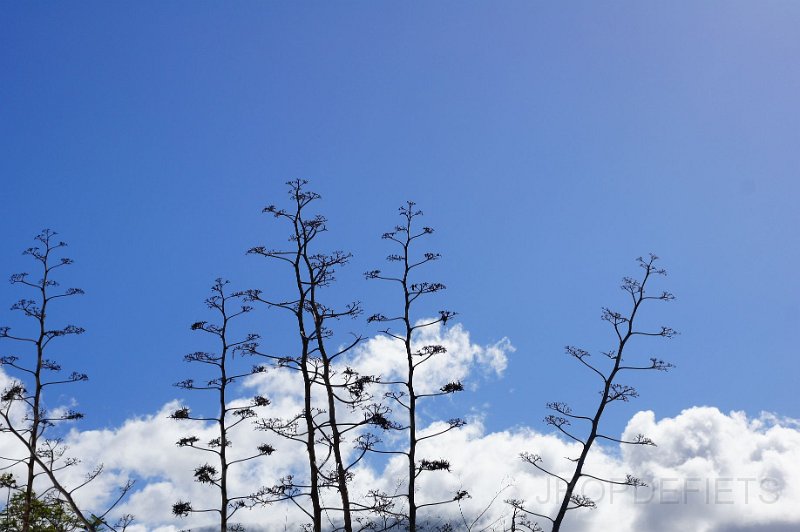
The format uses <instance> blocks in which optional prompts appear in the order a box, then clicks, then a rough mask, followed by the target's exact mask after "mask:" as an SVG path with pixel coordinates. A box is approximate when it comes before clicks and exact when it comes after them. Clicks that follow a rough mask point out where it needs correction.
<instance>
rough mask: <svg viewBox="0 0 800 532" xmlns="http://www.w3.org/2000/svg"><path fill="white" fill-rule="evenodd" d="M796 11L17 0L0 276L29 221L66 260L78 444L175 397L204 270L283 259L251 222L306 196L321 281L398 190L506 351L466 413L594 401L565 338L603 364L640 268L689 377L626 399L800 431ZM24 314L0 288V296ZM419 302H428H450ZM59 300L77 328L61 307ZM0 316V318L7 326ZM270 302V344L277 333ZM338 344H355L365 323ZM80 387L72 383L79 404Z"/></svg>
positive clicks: (666, 350) (357, 249)
mask: <svg viewBox="0 0 800 532" xmlns="http://www.w3.org/2000/svg"><path fill="white" fill-rule="evenodd" d="M798 17H800V5H798V4H796V3H791V2H766V3H759V4H755V3H746V2H724V3H723V2H707V3H702V4H698V3H688V2H686V3H659V4H643V3H632V2H614V3H610V4H609V3H607V4H604V5H602V6H601V5H599V4H596V3H589V2H586V3H580V2H578V3H571V4H570V5H567V6H564V5H555V4H545V3H538V2H504V3H496V2H492V3H490V2H484V3H476V2H440V3H425V4H422V3H420V4H400V3H367V2H363V3H362V2H347V3H336V4H334V3H323V2H320V3H304V4H295V3H283V4H279V3H259V2H240V3H236V4H224V5H223V4H212V3H209V2H202V3H192V4H191V5H189V4H187V3H180V2H169V3H159V4H156V3H137V4H127V5H126V4H122V3H97V2H84V3H80V4H62V3H36V4H30V3H26V4H11V3H6V4H4V5H3V7H2V15H0V72H2V74H0V75H1V76H2V83H0V178H1V179H2V188H1V189H0V190H2V192H1V193H0V228H2V239H1V240H0V265H2V268H0V269H1V270H2V275H10V274H11V273H13V272H17V271H26V269H28V264H27V263H26V261H25V259H24V258H23V257H21V256H20V254H19V253H20V251H21V250H22V249H24V248H26V247H28V246H29V245H30V243H31V239H32V237H33V236H34V235H35V234H36V233H37V232H38V231H39V230H40V229H41V228H43V227H51V228H53V229H55V230H57V231H58V232H59V233H60V234H61V235H62V236H63V238H64V239H65V240H67V241H68V242H69V243H70V256H72V257H73V258H74V259H75V260H76V265H75V266H74V267H72V268H71V270H70V271H69V272H68V273H65V280H64V282H65V284H70V285H75V286H80V287H82V288H84V289H85V290H86V292H87V295H86V296H85V297H83V298H82V299H81V300H80V301H78V300H72V301H70V302H69V303H68V304H65V307H64V309H65V310H64V312H65V314H64V319H67V315H68V316H69V318H68V319H69V320H70V321H74V322H76V323H78V324H80V325H83V326H84V327H86V329H87V331H88V332H87V334H85V335H84V336H82V337H80V338H79V339H73V340H71V343H70V344H69V346H67V344H66V343H65V344H64V350H65V351H63V353H64V356H65V357H66V358H67V359H68V360H71V361H74V367H76V368H78V369H83V370H85V371H87V372H88V373H89V374H90V376H91V379H92V380H91V381H90V382H89V383H87V384H85V385H81V386H76V387H73V390H74V396H75V397H76V399H77V401H78V402H79V404H80V406H81V408H82V409H83V410H85V411H86V413H87V419H86V421H84V422H83V424H84V426H85V427H106V426H114V425H117V424H119V423H121V422H122V421H123V420H125V419H127V418H130V417H131V416H133V415H144V414H148V413H152V412H154V411H156V410H157V409H158V408H159V407H160V406H161V405H162V404H163V403H165V402H166V401H168V400H170V399H172V398H175V397H180V396H181V395H182V394H181V392H180V391H179V390H176V389H174V388H172V387H171V386H170V385H171V383H173V382H175V381H178V380H181V379H182V378H184V377H186V376H187V371H188V369H187V368H185V367H184V365H183V363H182V362H181V357H182V355H183V354H185V353H187V352H191V351H195V350H197V349H201V348H203V347H204V346H203V345H202V339H200V338H198V337H197V336H196V335H192V334H191V333H190V332H189V331H188V325H189V324H190V323H192V322H193V321H195V320H196V319H200V318H203V317H205V316H206V315H205V314H204V311H205V309H204V308H203V305H202V299H203V298H204V297H206V295H207V290H208V288H209V287H210V285H211V283H212V281H213V279H214V278H215V277H217V276H223V277H227V278H229V279H231V281H232V282H233V285H234V286H236V287H241V288H246V287H260V288H269V287H275V286H280V282H281V279H280V277H279V275H278V274H277V273H276V272H275V271H274V270H272V269H269V268H267V267H266V266H265V265H264V264H263V263H262V261H259V260H257V259H255V258H252V257H246V256H245V255H244V251H245V250H246V249H247V248H249V247H251V246H253V245H257V244H267V243H279V242H280V241H281V239H282V238H283V233H282V232H280V231H279V230H277V228H276V226H275V225H274V224H272V223H271V219H269V218H268V217H267V216H265V215H262V214H260V210H261V208H262V207H263V206H265V205H267V204H269V203H280V202H282V201H284V200H285V198H286V195H285V193H286V187H285V185H284V182H285V181H287V180H289V179H294V178H297V177H302V178H307V179H309V180H311V186H312V188H314V189H315V190H317V191H318V192H320V193H321V194H322V195H323V201H322V203H321V204H320V209H321V210H322V211H323V212H324V213H325V214H326V215H327V216H328V217H329V218H330V221H331V224H330V226H331V232H330V234H329V235H328V240H327V242H328V243H329V245H330V247H331V248H343V249H347V250H350V251H352V252H353V253H354V254H355V258H354V260H353V263H352V265H351V266H350V267H348V268H347V269H346V270H344V271H343V272H342V274H341V277H340V290H341V291H340V293H341V294H346V295H347V297H352V298H355V299H360V300H362V301H363V302H364V304H365V307H366V308H367V310H368V312H369V311H380V310H382V309H383V308H384V307H383V305H385V303H384V301H385V297H386V293H385V291H384V289H383V288H380V287H377V286H375V285H373V284H370V283H367V282H366V281H364V280H363V278H362V275H361V274H362V272H363V271H366V270H368V269H372V268H374V267H376V266H378V267H379V266H381V265H382V257H384V256H385V255H386V254H387V253H389V252H390V251H389V250H388V249H387V247H386V246H385V245H384V244H385V243H384V242H382V241H381V240H380V239H379V235H380V234H381V233H382V232H383V231H384V230H385V229H387V228H390V227H391V226H392V225H393V224H394V223H395V212H396V208H397V207H398V206H399V205H400V204H401V203H403V202H404V201H405V200H407V199H413V200H415V201H416V202H417V203H418V205H419V206H420V207H421V208H422V209H423V210H424V211H425V212H426V223H427V224H429V225H431V226H434V227H435V228H436V229H437V233H436V235H435V238H434V239H433V240H432V241H431V242H432V244H431V245H432V246H433V247H434V248H436V249H437V250H438V251H440V252H441V253H442V254H443V255H444V259H443V260H442V261H441V262H440V263H438V264H437V265H436V268H435V271H434V273H435V276H436V277H437V278H438V279H439V280H441V281H443V282H445V283H446V284H447V285H448V290H447V292H446V293H445V294H444V295H443V296H442V298H441V304H440V305H441V306H444V307H446V308H450V309H453V310H457V311H459V312H460V320H461V322H462V323H463V324H464V327H465V328H466V329H467V330H468V331H469V332H470V333H471V335H472V340H473V341H474V342H476V343H479V344H489V343H493V342H495V341H497V340H500V339H501V338H503V337H508V338H509V339H510V340H511V342H512V343H513V345H514V346H515V347H516V352H514V353H513V354H511V355H510V360H509V368H508V370H507V371H506V374H505V376H504V377H502V378H490V379H488V380H487V381H486V382H484V383H482V384H481V385H480V386H479V388H478V391H476V392H470V393H467V394H462V395H461V396H460V397H459V398H458V399H457V400H456V403H455V404H454V405H452V408H453V409H454V410H455V411H459V410H461V411H465V412H470V411H473V412H474V411H477V412H482V413H485V415H486V421H485V422H486V424H487V426H488V427H489V428H490V429H491V430H499V429H503V428H507V427H511V426H515V425H520V424H525V425H531V426H535V427H539V428H542V427H541V422H540V420H541V417H542V416H543V415H544V407H543V405H544V403H545V402H546V401H550V400H556V399H559V400H570V401H573V402H574V403H575V404H578V405H580V404H585V402H587V401H591V402H593V401H594V397H595V396H594V392H593V389H592V388H587V385H589V384H590V382H591V381H590V379H589V376H588V375H586V374H585V373H584V372H582V371H581V370H580V368H578V367H577V366H576V365H575V364H574V363H572V362H571V361H569V360H567V359H566V357H565V356H564V355H563V346H564V345H565V344H575V345H579V346H581V347H584V348H586V349H589V350H593V351H595V352H599V351H600V350H602V349H606V348H608V347H610V346H611V343H610V342H611V340H612V337H611V335H610V331H609V330H608V329H607V327H606V326H604V325H605V324H603V323H602V322H600V320H599V315H600V308H601V307H602V306H605V305H608V306H615V305H617V306H618V305H619V304H621V303H622V302H623V301H624V299H623V294H622V293H621V292H620V291H619V290H618V289H617V286H618V281H619V279H620V278H621V277H622V276H623V275H628V274H631V273H635V272H636V268H635V264H634V261H633V259H635V258H636V257H637V256H639V255H642V254H646V253H648V252H651V251H652V252H654V253H656V254H658V255H660V256H661V257H662V258H663V264H664V266H665V267H667V268H668V269H669V272H670V275H669V277H667V278H666V279H665V280H664V281H663V282H662V284H661V286H663V287H664V288H665V289H669V290H670V291H672V292H674V293H675V294H676V295H677V298H678V299H677V300H676V301H675V302H674V303H671V304H670V305H668V306H664V307H662V308H657V309H654V312H653V314H651V316H652V319H653V320H654V322H656V323H662V322H663V323H665V324H669V325H672V326H673V327H675V328H676V329H678V330H679V331H680V332H681V333H682V334H681V336H679V337H678V338H676V339H674V340H671V341H669V342H662V343H659V344H657V345H653V348H652V349H653V353H655V354H657V355H659V356H663V357H664V358H668V359H669V360H672V361H673V362H674V363H675V364H676V365H677V366H678V367H677V369H676V370H675V371H674V372H673V373H670V374H668V375H666V376H664V375H657V376H655V375H654V376H652V377H651V376H643V377H642V378H640V379H639V380H638V381H637V382H636V383H637V384H639V385H640V391H641V394H642V398H641V399H639V400H638V401H637V402H636V403H634V404H632V405H630V406H629V407H628V408H627V410H626V409H624V408H623V409H621V410H619V411H618V413H616V414H614V415H615V416H616V417H612V418H611V420H612V423H613V424H614V426H616V427H617V428H618V429H620V430H621V428H622V426H623V425H624V423H625V422H626V421H627V420H628V418H629V417H630V416H631V415H632V414H633V413H634V412H636V411H637V410H642V409H653V410H654V411H655V413H656V416H657V417H663V416H674V415H676V414H678V413H679V412H680V411H681V410H683V409H685V408H688V407H691V406H700V405H711V406H715V407H718V408H720V409H721V410H722V411H729V410H745V411H747V412H748V413H750V414H753V415H755V414H758V413H759V412H761V411H770V412H775V413H777V414H779V415H782V416H789V417H794V418H798V417H800V409H798V403H797V401H796V394H795V386H796V375H797V371H796V364H795V359H796V356H797V353H798V348H797V340H796V331H797V330H798V326H799V325H800V303H798V301H800V299H799V298H798V296H800V283H799V282H798V277H797V272H796V265H797V264H798V262H799V261H800V251H799V249H800V248H799V247H798V242H797V234H796V232H797V230H796V228H797V227H798V225H800V215H799V214H798V212H800V211H799V210H798V208H797V201H798V197H799V196H800V179H798V171H800V146H798V134H797V133H798V130H797V128H798V126H797V125H798V124H799V123H800V100H798V98H797V94H798V93H799V92H800V70H799V69H798V68H797V57H798V55H799V53H800V37H799V36H798V34H797V31H796V29H797V24H798V20H799V18H798ZM20 297H22V295H21V292H20V291H19V289H18V287H13V286H10V285H8V284H5V283H3V284H0V301H2V302H3V305H6V304H7V305H8V306H10V305H11V303H12V302H13V301H15V300H16V299H18V298H20ZM440 305H438V304H437V305H436V307H438V306H440ZM67 312H68V314H67ZM2 316H3V317H2V318H0V321H1V322H4V323H8V322H10V321H11V320H12V318H11V317H10V314H9V313H4V314H2ZM272 319H273V318H272V317H271V316H270V315H267V314H259V318H258V320H260V321H257V322H255V323H254V327H256V328H257V329H258V332H260V333H262V334H263V335H264V336H265V338H266V339H267V340H266V341H269V342H275V344H274V345H279V344H280V342H281V341H282V340H281V338H282V335H283V334H284V333H283V332H282V331H281V328H280V327H279V326H277V325H276V323H278V322H271V320H272ZM351 328H352V329H354V330H358V331H362V332H367V333H369V332H370V331H372V332H374V329H370V328H369V327H367V326H366V325H365V324H364V323H361V322H357V323H353V324H352V326H351ZM70 393H73V392H70Z"/></svg>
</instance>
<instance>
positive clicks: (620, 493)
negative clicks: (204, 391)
mask: <svg viewBox="0 0 800 532" xmlns="http://www.w3.org/2000/svg"><path fill="white" fill-rule="evenodd" d="M418 341H419V345H429V344H433V343H437V344H442V345H445V346H446V347H447V348H448V355H447V356H448V357H449V358H450V360H449V361H445V360H444V357H442V359H441V360H442V361H443V362H440V361H439V360H434V361H433V362H432V366H431V368H430V369H431V371H429V372H428V373H427V374H428V377H426V378H427V379H428V380H427V381H426V382H425V386H428V387H429V389H431V390H432V389H436V388H438V387H439V386H441V384H442V382H447V381H451V380H463V381H464V382H466V383H470V382H473V383H474V382H476V381H477V380H478V379H477V376H478V375H479V374H480V373H481V372H482V371H488V373H490V374H493V375H494V374H498V373H501V372H502V370H503V369H504V367H505V364H506V356H507V354H508V353H509V352H510V351H511V350H512V348H511V346H510V344H509V343H508V342H507V340H504V341H502V342H500V343H498V344H496V345H494V346H478V345H475V344H474V343H472V342H471V340H470V338H469V334H468V333H467V332H466V331H465V330H464V329H463V328H462V327H460V326H453V327H449V328H443V327H437V328H431V329H430V331H428V332H427V333H426V334H425V335H423V336H421V337H420V338H419V339H418ZM397 350H398V346H397V345H396V343H394V342H390V341H389V340H388V339H386V338H376V339H372V340H370V341H369V342H366V343H365V344H364V346H363V347H362V348H361V349H360V350H359V351H358V353H356V355H355V360H353V361H351V362H353V363H354V365H357V366H358V367H359V369H361V370H362V371H364V372H373V373H379V374H381V375H383V376H385V377H387V376H397V375H401V374H402V360H403V358H402V353H399V352H398V351H397ZM3 379H5V377H4V375H3V374H2V373H1V372H0V382H3ZM245 388H246V389H245V390H243V394H245V392H248V393H264V394H267V395H269V397H270V398H271V399H272V401H273V404H272V405H271V406H270V407H269V408H268V410H269V413H267V412H265V415H268V416H269V415H275V416H278V415H280V416H287V415H291V414H292V413H294V412H297V411H299V409H300V408H301V402H300V397H299V395H298V394H297V389H298V387H297V381H296V376H291V375H290V374H287V373H286V372H279V371H270V372H268V373H266V374H263V375H258V376H256V377H254V378H252V379H250V380H249V381H248V383H247V386H246V387H245ZM179 406H180V403H179V402H177V401H173V402H170V403H168V404H166V405H164V407H163V408H162V409H161V410H160V411H158V412H156V413H154V414H153V415H151V416H146V417H142V418H136V419H131V420H128V421H126V422H125V423H124V424H123V425H122V426H120V427H117V428H114V429H107V430H86V431H79V430H73V431H71V432H70V433H69V434H68V435H67V438H66V443H67V445H69V447H70V454H71V455H74V456H80V457H82V458H83V459H84V462H82V463H81V464H80V465H79V466H78V467H75V468H71V469H68V470H66V471H65V472H64V473H63V474H64V475H65V477H64V478H65V481H68V483H71V484H74V483H75V482H77V481H78V480H79V479H80V478H81V475H83V474H85V473H86V472H87V471H89V470H91V468H92V467H94V466H95V465H96V464H98V463H103V464H104V465H105V468H106V471H105V473H104V474H103V475H102V476H101V477H99V478H98V479H97V480H96V481H95V482H93V483H91V484H89V485H88V486H87V487H86V488H85V489H83V490H81V499H80V500H81V501H82V503H83V504H85V505H87V506H88V507H92V508H99V507H102V506H103V505H104V504H107V503H108V502H109V501H110V500H112V499H113V497H114V496H115V491H114V487H115V486H116V485H119V484H121V483H122V482H124V480H125V478H127V477H128V476H131V477H135V478H136V479H137V481H138V482H137V485H136V489H135V491H134V492H133V493H132V494H131V495H130V496H129V497H128V498H127V499H126V500H125V501H124V502H123V504H121V505H120V507H119V508H118V509H117V513H127V512H130V513H133V514H135V515H136V517H137V521H136V525H135V526H134V527H133V528H132V529H131V530H132V532H147V531H157V532H176V531H177V530H180V529H183V528H188V527H192V528H193V529H194V530H200V529H202V527H203V526H208V525H210V524H211V523H212V522H213V516H210V515H199V516H198V515H195V516H191V517H189V518H186V519H179V518H176V517H174V516H172V515H171V505H172V504H173V503H174V502H177V501H178V500H191V501H192V503H193V505H194V506H195V507H196V508H199V507H213V506H214V505H215V504H216V494H215V492H214V490H213V489H209V488H208V487H207V486H204V485H201V484H199V483H197V482H194V481H193V477H192V472H193V470H194V468H195V467H197V466H198V465H200V464H202V463H203V462H204V461H205V460H206V459H207V458H206V456H205V455H204V453H202V452H200V451H196V450H191V449H184V448H179V447H177V446H176V445H175V442H176V441H177V440H178V439H179V438H181V437H183V436H186V435H188V434H190V433H191V434H194V435H197V436H198V437H199V438H200V439H201V440H203V441H205V440H210V439H212V438H213V437H214V436H215V432H214V427H213V426H212V425H210V424H204V423H201V422H190V421H183V422H176V421H175V420H172V419H169V418H168V416H169V414H170V413H171V412H173V411H174V410H175V409H176V408H178V407H179ZM445 427H447V425H446V424H445V423H444V422H434V423H432V424H431V425H430V426H429V427H427V428H426V430H431V431H436V430H437V429H441V428H445ZM241 429H242V430H238V431H236V433H235V434H234V435H233V441H234V446H233V447H232V449H231V450H232V452H233V453H239V456H244V455H246V454H250V453H252V450H253V449H255V447H256V446H257V445H259V444H261V443H263V442H269V443H270V444H272V445H274V446H275V447H276V451H275V453H274V454H273V455H272V456H269V457H264V458H260V459H257V460H255V461H253V462H248V463H247V464H243V465H240V466H237V467H234V468H233V469H232V470H231V472H232V478H231V484H232V491H234V492H236V493H239V494H243V493H245V492H249V491H251V490H253V489H257V488H258V487H260V486H262V485H272V484H274V483H275V482H276V481H277V480H278V479H279V478H281V477H282V476H284V475H286V474H290V473H293V472H301V471H302V470H303V469H304V463H305V460H306V457H305V453H304V451H303V448H302V446H301V445H298V444H296V443H292V442H288V441H285V440H279V439H276V438H275V437H274V436H271V435H270V434H268V433H266V432H262V431H254V430H250V429H249V427H248V426H246V424H245V425H243V426H242V427H241ZM539 430H540V429H539ZM639 433H642V434H645V435H647V436H648V437H650V438H652V439H653V440H654V441H655V442H656V443H657V444H658V447H655V448H654V447H632V446H622V447H618V446H607V447H603V448H600V447H598V448H596V449H595V451H594V452H593V454H592V455H591V458H590V460H589V462H588V464H587V469H586V471H587V472H589V473H591V474H593V475H596V476H598V477H603V478H610V479H620V480H621V479H624V478H625V475H626V474H634V475H636V476H639V477H641V478H642V479H643V480H644V481H645V482H647V483H648V487H644V488H638V489H636V490H634V489H632V488H629V487H623V486H609V485H605V484H601V483H599V482H597V481H594V480H592V479H588V480H587V481H586V482H584V484H583V485H582V486H581V490H582V492H583V493H585V494H586V495H589V496H591V497H593V498H594V499H595V500H596V501H597V504H598V507H597V509H596V510H578V511H575V512H571V513H570V515H569V517H568V520H567V523H566V527H565V529H566V530H569V531H570V532H588V531H593V530H606V529H609V530H618V531H621V532H625V531H631V532H633V531H639V530H648V531H653V532H659V531H662V530H664V531H666V530H667V529H669V530H670V531H671V530H676V529H678V530H692V531H698V532H755V531H756V530H766V529H768V530H771V531H775V532H782V531H784V530H785V531H788V530H798V529H800V505H797V504H796V502H797V501H800V468H798V467H797V464H798V463H800V424H798V422H797V421H795V420H791V419H782V418H779V417H776V416H774V415H769V414H763V415H760V416H758V417H756V418H748V417H747V416H746V415H745V414H743V413H740V412H733V413H730V414H725V413H722V412H720V411H719V410H717V409H715V408H709V407H703V408H699V407H698V408H691V409H688V410H686V411H684V412H682V413H681V414H680V415H678V416H676V417H674V418H664V419H660V420H658V419H656V416H655V414H654V413H652V412H639V413H638V414H636V415H635V416H634V417H633V418H632V419H631V420H630V422H629V423H628V425H627V427H626V429H625V431H624V434H623V435H622V437H623V438H625V439H630V438H633V437H635V436H636V435H637V434H639ZM9 445H10V443H9V441H8V439H7V437H6V435H0V450H2V451H3V452H4V453H5V452H6V450H8V449H9V448H10V447H9ZM523 451H529V452H535V453H537V454H539V455H541V456H542V459H543V462H542V465H544V466H545V467H547V468H548V469H550V470H551V471H553V472H555V473H557V474H561V475H568V474H569V473H570V468H571V467H572V466H573V464H572V462H570V461H569V460H567V459H566V458H567V457H574V456H576V454H577V452H578V448H577V444H575V443H567V442H565V441H564V440H562V439H560V438H558V437H556V436H555V435H553V434H543V433H541V432H539V431H538V430H537V429H535V428H530V427H516V428H514V429H509V430H505V431H500V432H491V433H490V432H487V431H486V430H485V428H484V424H483V423H482V420H481V419H480V418H475V419H471V420H470V423H469V424H468V425H466V426H465V427H462V428H459V429H456V430H452V431H450V432H448V433H447V434H445V435H444V436H442V437H440V438H436V439H434V440H430V441H428V442H426V443H424V444H422V446H421V447H420V449H419V453H420V457H421V458H429V459H438V458H444V459H447V460H448V461H449V462H450V464H451V469H452V473H451V474H447V473H442V472H431V473H424V474H423V475H422V476H421V477H420V482H419V495H418V500H419V501H420V502H423V503H424V502H435V501H439V500H447V499H450V498H452V497H453V494H454V493H455V492H456V491H457V490H460V489H466V490H467V491H469V493H470V495H471V497H470V498H468V499H465V500H462V501H461V503H460V505H456V504H448V505H442V506H437V507H433V508H430V509H428V510H425V511H424V515H425V516H426V517H427V518H429V519H430V520H432V521H437V520H440V521H441V520H448V521H451V522H452V523H453V524H454V525H455V526H456V527H457V528H461V529H465V530H466V529H470V528H471V529H473V530H481V529H485V530H498V531H500V530H506V529H508V527H509V525H510V521H509V519H510V514H511V508H510V507H509V506H508V505H507V504H505V503H504V500H506V499H520V500H524V501H525V505H526V507H527V508H529V509H530V510H532V511H535V512H539V513H549V514H551V515H552V513H553V512H554V509H555V507H556V505H557V504H558V502H559V501H560V498H559V496H560V493H561V491H560V490H561V489H562V486H561V485H560V483H559V482H558V481H556V480H554V479H553V478H550V477H547V476H546V475H544V474H542V473H541V472H539V471H537V470H536V469H534V468H533V467H532V466H530V465H529V464H526V463H524V462H523V461H522V460H521V459H520V458H519V453H521V452H523ZM405 467H406V464H405V463H404V462H403V460H402V458H400V457H395V458H392V459H389V460H386V461H379V460H371V461H369V462H365V463H363V464H361V465H360V466H359V468H358V469H357V471H356V475H355V478H354V480H353V484H352V488H351V493H352V494H353V495H354V496H355V497H360V496H364V495H365V494H366V493H367V492H368V491H369V490H371V489H380V490H383V491H385V492H387V493H396V492H398V490H402V479H403V478H404V477H405V474H404V470H405ZM334 495H335V494H331V495H330V496H331V497H333V496H334ZM331 502H334V501H331ZM237 519H238V520H239V521H241V522H242V523H243V524H245V525H246V526H247V527H248V529H249V530H276V529H281V530H282V529H283V527H284V526H285V525H287V524H288V529H290V530H291V529H295V528H296V526H293V525H295V524H297V523H300V522H303V521H304V520H305V519H304V518H303V516H302V515H301V514H300V512H298V511H297V509H296V508H294V507H293V506H292V505H291V504H275V505H272V506H269V507H265V508H255V509H253V510H242V511H241V512H240V513H239V514H238V515H237ZM545 529H546V527H545Z"/></svg>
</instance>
